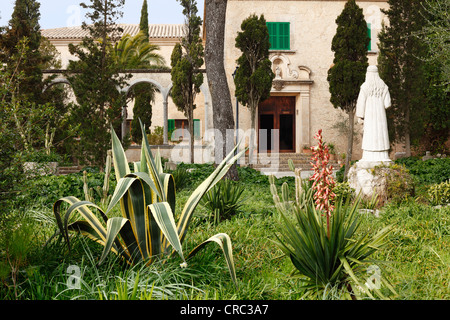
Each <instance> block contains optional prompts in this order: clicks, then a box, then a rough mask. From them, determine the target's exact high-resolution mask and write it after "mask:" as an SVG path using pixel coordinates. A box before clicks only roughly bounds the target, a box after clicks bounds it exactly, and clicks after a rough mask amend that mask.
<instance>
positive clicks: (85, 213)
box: [53, 196, 107, 248]
mask: <svg viewBox="0 0 450 320" xmlns="http://www.w3.org/2000/svg"><path fill="white" fill-rule="evenodd" d="M64 202H67V203H68V204H70V207H69V208H68V209H67V211H66V214H65V216H64V223H63V221H62V217H61V214H60V210H61V205H62V204H63V203H64ZM87 205H91V206H94V207H96V208H97V209H98V210H99V212H100V213H101V214H102V217H103V219H104V220H105V221H106V220H107V218H106V215H104V213H103V211H102V210H101V209H100V208H99V207H98V206H96V205H95V204H93V203H92V202H89V201H80V200H79V199H77V198H76V197H72V196H70V197H64V198H61V199H59V200H58V201H56V202H55V204H54V205H53V213H54V214H55V218H56V222H57V225H58V227H59V229H60V231H61V233H62V234H63V236H64V238H65V239H66V241H67V244H68V245H69V248H70V242H69V233H68V221H69V218H70V215H71V213H72V212H73V211H74V210H77V211H78V212H79V213H80V214H81V215H82V217H83V218H84V219H86V221H87V222H88V223H89V224H90V225H91V227H92V228H93V229H94V230H95V232H96V233H97V234H98V235H99V236H100V238H101V239H102V240H103V241H105V237H106V230H105V228H104V226H103V225H102V223H101V222H100V220H98V218H97V217H96V216H95V214H94V213H93V212H92V211H91V210H89V209H88V208H87Z"/></svg>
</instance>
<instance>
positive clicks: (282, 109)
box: [258, 97, 295, 153]
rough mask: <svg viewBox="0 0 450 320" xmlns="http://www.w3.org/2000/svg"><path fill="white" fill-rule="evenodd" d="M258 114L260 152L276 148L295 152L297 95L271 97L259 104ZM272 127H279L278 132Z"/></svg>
mask: <svg viewBox="0 0 450 320" xmlns="http://www.w3.org/2000/svg"><path fill="white" fill-rule="evenodd" d="M258 115H259V131H258V132H259V135H258V146H259V147H258V150H259V152H261V153H264V152H270V151H272V150H275V148H279V151H280V152H295V97H270V98H269V99H267V100H265V101H264V102H262V103H261V104H260V105H259V109H258ZM272 129H278V134H276V133H275V132H272ZM273 139H276V140H275V141H274V140H273ZM266 141H267V143H266Z"/></svg>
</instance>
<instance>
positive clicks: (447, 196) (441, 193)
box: [428, 180, 450, 205]
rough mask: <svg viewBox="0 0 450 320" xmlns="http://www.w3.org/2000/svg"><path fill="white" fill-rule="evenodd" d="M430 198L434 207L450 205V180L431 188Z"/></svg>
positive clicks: (429, 188)
mask: <svg viewBox="0 0 450 320" xmlns="http://www.w3.org/2000/svg"><path fill="white" fill-rule="evenodd" d="M428 197H429V199H430V202H431V204H432V205H446V204H450V180H449V181H446V182H442V183H440V184H434V185H431V186H429V187H428Z"/></svg>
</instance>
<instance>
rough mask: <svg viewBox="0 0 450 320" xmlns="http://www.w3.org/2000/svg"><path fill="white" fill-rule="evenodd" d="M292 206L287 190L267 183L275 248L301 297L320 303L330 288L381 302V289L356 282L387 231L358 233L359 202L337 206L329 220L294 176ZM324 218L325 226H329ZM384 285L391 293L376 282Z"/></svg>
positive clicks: (377, 285)
mask: <svg viewBox="0 0 450 320" xmlns="http://www.w3.org/2000/svg"><path fill="white" fill-rule="evenodd" d="M295 172H296V191H295V195H296V200H294V201H292V200H290V198H289V188H288V186H287V184H286V183H285V184H283V185H282V187H281V195H279V194H278V191H277V188H276V186H275V178H274V177H273V176H271V177H270V179H269V181H270V183H271V192H272V194H273V199H274V202H275V205H276V208H277V211H278V212H279V213H280V216H281V223H280V224H279V227H278V231H279V235H277V236H276V237H277V241H275V242H276V244H277V245H278V246H279V248H280V249H281V250H282V251H283V252H284V254H285V255H286V256H287V257H289V258H290V259H291V261H292V263H293V265H294V267H295V268H296V270H297V271H298V272H299V274H300V276H301V278H302V280H303V283H302V288H303V289H305V297H313V298H318V299H320V298H321V297H323V296H324V293H325V292H327V290H330V288H333V290H337V292H341V293H343V295H344V297H347V298H352V299H355V298H357V297H358V296H359V295H360V294H361V293H362V294H364V293H365V294H366V295H367V296H369V297H370V298H374V297H375V296H378V297H381V298H385V296H384V295H383V294H382V292H381V290H379V289H380V287H379V285H380V283H376V285H372V283H370V282H366V283H364V281H361V280H360V276H359V275H361V274H362V273H364V272H363V271H365V270H368V269H367V268H368V267H369V266H370V265H371V263H374V262H373V261H372V260H371V257H372V256H373V254H374V253H375V252H376V251H378V250H379V249H381V248H382V247H383V246H384V245H385V244H386V241H385V240H386V237H387V235H388V233H389V230H390V228H389V227H386V228H384V229H382V230H380V231H379V232H378V233H376V234H374V235H369V234H361V233H359V230H358V228H359V226H360V224H361V220H360V219H359V214H358V207H359V201H355V202H354V203H353V204H352V203H350V200H349V199H348V200H347V201H345V202H344V201H342V200H341V201H337V203H336V204H335V209H334V213H333V215H332V216H331V217H328V215H326V214H324V212H323V211H321V210H319V209H318V208H316V205H315V203H314V198H313V194H312V191H313V189H312V188H307V187H306V185H305V184H304V183H302V180H301V178H300V170H298V169H297V170H296V171H295ZM327 218H329V219H328V220H329V221H328V224H327ZM379 280H380V281H382V283H383V285H384V286H385V287H387V288H389V289H390V290H391V291H392V292H394V293H395V291H394V289H393V288H392V286H391V285H390V284H389V282H388V281H387V280H386V279H385V277H380V279H379Z"/></svg>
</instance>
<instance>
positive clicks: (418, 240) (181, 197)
mask: <svg viewBox="0 0 450 320" xmlns="http://www.w3.org/2000/svg"><path fill="white" fill-rule="evenodd" d="M204 169H205V167H202V166H200V170H199V171H198V172H194V173H193V174H192V176H191V178H192V179H191V181H190V183H189V184H187V186H186V187H185V188H183V189H181V190H180V191H179V192H178V197H177V201H178V203H177V206H178V207H179V208H178V212H180V210H181V208H182V206H183V204H184V202H185V201H186V200H187V197H188V196H189V195H190V194H191V192H192V190H193V189H194V188H195V186H196V185H198V183H200V181H201V180H202V178H203V175H205V174H206V173H205V171H207V170H204ZM207 169H208V168H207ZM208 170H209V169H208ZM240 174H241V183H242V184H243V185H244V186H245V191H244V195H243V199H245V200H244V203H243V206H242V208H241V209H240V211H239V212H238V213H237V214H236V215H234V216H233V217H232V218H231V219H230V220H225V221H222V222H221V223H219V224H214V223H212V222H211V221H208V220H207V219H204V213H205V210H206V209H205V208H204V207H201V206H199V207H198V209H197V211H198V212H197V213H198V214H196V216H195V217H194V221H193V223H192V225H191V226H190V228H191V230H190V232H189V237H187V238H186V241H185V242H184V243H183V246H184V247H185V248H183V249H184V250H186V252H188V251H190V250H191V249H193V248H194V247H195V246H196V245H197V244H198V243H200V242H202V241H204V240H206V239H207V238H209V236H210V235H211V234H216V233H219V232H224V233H227V234H228V235H229V236H230V238H231V240H232V244H233V254H234V260H235V266H236V272H237V279H238V288H236V287H235V286H234V284H233V282H232V281H231V278H230V274H229V272H228V269H227V266H226V263H225V260H224V258H223V254H222V253H221V251H220V248H219V247H217V246H213V245H211V246H208V247H207V248H206V250H204V251H202V252H200V253H199V254H198V255H197V256H195V257H194V258H193V259H191V260H189V261H188V267H187V268H180V263H181V261H180V258H179V257H178V256H176V255H173V256H172V257H169V258H166V259H164V260H161V261H156V262H155V263H153V264H152V265H151V266H145V265H137V266H135V267H133V268H131V267H130V266H126V265H123V264H122V263H121V262H120V261H118V260H117V259H116V257H115V256H114V255H113V254H110V255H109V256H108V259H107V261H106V262H105V263H104V265H102V266H100V267H97V266H96V262H97V261H98V259H99V257H100V255H101V250H102V247H101V246H100V245H97V244H95V243H92V242H91V241H89V240H87V239H85V238H81V237H77V238H76V239H75V240H74V242H73V244H74V245H73V250H72V251H71V252H70V253H68V252H67V246H66V245H65V244H64V241H61V240H60V239H58V238H55V239H54V240H53V241H51V242H50V243H49V244H47V246H44V244H45V243H46V241H47V240H48V239H49V238H50V236H51V235H52V234H53V232H54V231H55V230H56V227H55V225H54V222H53V217H52V204H51V202H50V201H47V199H52V198H53V197H54V195H55V194H58V195H59V194H64V195H68V194H65V192H63V191H62V190H56V189H55V188H54V185H53V184H52V183H51V182H49V180H51V179H63V180H64V181H63V182H64V183H62V182H58V183H56V185H57V186H58V187H61V186H65V182H66V181H71V179H70V178H69V177H65V178H58V177H54V178H45V179H47V180H45V183H44V182H42V181H40V182H39V181H38V182H36V183H37V185H40V186H44V185H45V186H46V190H49V193H50V194H49V195H46V194H42V197H40V198H39V197H36V191H32V196H33V197H32V198H31V199H29V198H28V199H27V197H28V196H27V195H26V194H24V195H22V197H21V204H24V203H28V205H27V206H21V207H18V208H16V209H15V210H13V211H11V212H9V214H8V216H9V217H10V218H9V221H10V223H9V224H7V225H6V227H4V229H5V233H4V236H3V234H2V239H1V240H2V241H1V247H0V262H1V264H0V299H2V300H9V299H16V298H17V299H22V300H29V299H32V300H39V299H60V300H67V299H93V300H99V299H102V300H114V299H126V300H128V299H168V300H170V299H239V300H245V299H250V300H284V299H286V300H295V299H299V298H300V297H301V296H302V294H303V292H301V290H300V289H299V284H300V282H299V281H300V279H299V278H298V277H294V276H293V275H291V273H292V272H293V271H294V267H293V265H292V263H291V261H290V260H289V259H288V258H286V257H283V256H282V252H281V250H279V249H278V248H277V247H276V245H275V244H274V243H273V240H275V236H274V235H275V233H276V232H277V224H278V223H279V222H280V217H279V215H278V213H277V212H276V210H275V207H274V204H273V200H272V195H271V193H270V190H269V183H268V179H267V177H265V176H261V175H259V174H258V173H256V172H254V171H252V170H250V169H247V168H240ZM76 181H78V178H77V179H76ZM284 181H287V182H288V183H290V184H292V183H293V180H292V179H289V178H285V179H282V180H280V181H278V182H277V183H278V185H279V186H280V185H281V182H284ZM61 188H62V187H61ZM70 188H73V186H71V187H70ZM291 189H293V187H291ZM27 201H28V202H27ZM31 203H35V204H36V205H35V206H32V207H30V206H29V205H30V204H31ZM25 208H27V209H25ZM113 214H114V212H113ZM363 215H364V216H363V225H362V228H361V231H365V230H370V231H373V232H376V231H377V230H380V229H381V228H382V227H383V226H385V225H388V224H393V225H394V229H393V232H392V233H391V234H390V236H389V245H388V247H387V248H386V249H384V250H382V251H381V252H379V253H377V254H376V256H375V258H376V259H377V260H378V261H377V262H376V263H377V264H380V266H383V274H382V276H385V277H386V278H388V279H389V281H390V282H391V283H392V284H393V286H394V288H395V290H396V291H397V293H398V296H397V297H393V298H394V299H400V300H429V299H430V300H431V299H445V300H447V299H450V281H449V279H450V207H444V208H440V209H438V208H433V207H431V206H430V205H428V204H427V203H426V202H424V201H421V202H419V201H415V200H414V199H410V200H409V201H407V202H403V203H400V204H398V203H390V204H387V205H386V206H385V207H383V208H381V211H380V216H379V217H378V218H377V217H375V216H374V215H372V214H367V213H365V214H363ZM20 226H26V228H28V230H33V232H31V233H28V235H27V236H23V237H24V238H23V239H22V241H20V242H18V243H20V245H18V247H19V248H16V249H15V250H16V251H17V252H19V253H20V252H24V256H23V258H22V260H21V262H20V264H19V265H18V271H17V273H16V278H15V282H14V283H13V282H12V278H11V274H10V273H8V272H4V271H3V272H2V270H5V269H8V263H9V262H10V261H12V258H13V256H14V254H16V255H18V253H14V252H11V250H10V249H8V250H6V248H9V246H8V245H7V242H6V239H9V238H11V234H14V233H15V232H16V230H18V228H19V227H20ZM22 235H23V233H22ZM18 236H20V233H18ZM20 246H22V248H20ZM73 265H74V266H77V267H79V268H80V270H82V275H81V279H82V281H81V287H80V289H68V287H67V280H68V278H69V277H70V276H71V274H70V273H68V267H69V266H73ZM2 266H3V267H2ZM391 297H392V296H391ZM324 298H327V299H333V298H340V294H339V292H333V291H330V293H329V294H328V295H327V296H326V297H324Z"/></svg>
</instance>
